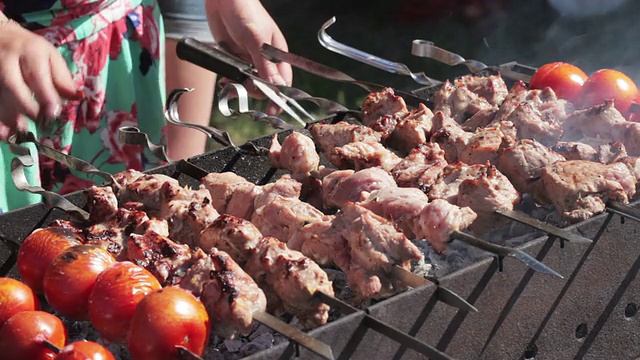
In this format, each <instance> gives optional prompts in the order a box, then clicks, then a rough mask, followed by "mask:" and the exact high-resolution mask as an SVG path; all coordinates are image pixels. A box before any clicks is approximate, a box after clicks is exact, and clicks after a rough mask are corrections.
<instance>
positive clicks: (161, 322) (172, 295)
mask: <svg viewBox="0 0 640 360" xmlns="http://www.w3.org/2000/svg"><path fill="white" fill-rule="evenodd" d="M208 338H209V315H208V314H207V311H206V309H205V307H204V305H203V304H202V303H201V302H200V300H198V299H196V297H195V296H193V295H192V294H191V293H190V292H188V291H187V290H184V289H181V288H177V287H166V288H163V289H161V290H158V291H156V292H153V293H151V294H149V295H147V296H146V297H145V298H144V299H142V301H141V302H140V303H139V304H138V307H137V309H136V312H135V314H134V315H133V319H132V320H131V326H130V327H129V334H128V335H127V347H128V348H129V352H130V353H131V358H132V359H134V360H142V359H156V360H164V359H167V360H169V359H175V358H176V355H177V349H176V346H184V347H185V348H187V349H188V350H190V351H192V352H193V353H196V354H198V355H202V353H203V352H204V349H205V346H206V343H207V339H208Z"/></svg>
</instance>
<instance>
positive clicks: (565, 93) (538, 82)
mask: <svg viewBox="0 0 640 360" xmlns="http://www.w3.org/2000/svg"><path fill="white" fill-rule="evenodd" d="M587 78H588V76H587V74H585V73H584V71H582V70H581V69H580V68H579V67H577V66H575V65H571V64H567V63H563V62H554V63H550V64H546V65H543V66H542V67H540V68H539V69H538V70H537V71H536V72H535V73H534V74H533V76H532V77H531V81H530V82H529V88H530V89H544V88H545V87H547V86H548V87H550V88H551V89H553V91H554V92H555V93H556V96H557V97H558V98H560V99H565V100H568V101H571V102H574V101H576V99H577V96H578V94H579V93H580V89H581V88H582V84H584V82H585V81H586V80H587Z"/></svg>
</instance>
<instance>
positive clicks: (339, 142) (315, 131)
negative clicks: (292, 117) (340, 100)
mask: <svg viewBox="0 0 640 360" xmlns="http://www.w3.org/2000/svg"><path fill="white" fill-rule="evenodd" d="M309 132H310V133H311V137H312V138H313V142H315V143H316V145H317V146H318V147H319V148H320V149H321V150H322V152H323V153H325V154H326V155H327V156H330V155H331V154H332V153H333V149H334V148H335V147H340V146H343V145H346V144H349V143H353V142H360V141H364V142H379V141H380V139H381V137H380V133H379V132H376V131H373V129H371V128H369V127H366V126H364V125H354V124H349V123H348V122H344V121H341V122H339V123H336V124H323V123H316V124H313V125H311V127H309Z"/></svg>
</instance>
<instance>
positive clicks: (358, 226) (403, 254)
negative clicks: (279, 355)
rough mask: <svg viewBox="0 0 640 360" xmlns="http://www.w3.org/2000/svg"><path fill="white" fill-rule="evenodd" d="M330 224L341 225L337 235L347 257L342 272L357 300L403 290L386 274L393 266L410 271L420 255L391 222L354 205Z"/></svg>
mask: <svg viewBox="0 0 640 360" xmlns="http://www.w3.org/2000/svg"><path fill="white" fill-rule="evenodd" d="M334 221H340V222H342V224H344V225H343V226H342V229H341V234H342V236H343V237H344V238H345V239H347V241H348V243H349V249H350V252H349V255H350V257H351V261H350V263H349V268H348V270H347V271H345V272H346V274H347V280H348V282H349V285H350V286H351V287H352V288H353V290H354V292H355V293H356V294H357V296H358V297H359V298H361V299H364V298H384V297H387V296H390V295H392V294H395V293H396V292H398V291H399V290H402V289H405V288H406V285H404V284H402V283H400V282H398V281H396V280H394V279H391V278H390V277H389V276H388V275H387V274H388V273H389V272H390V271H391V267H392V266H393V265H398V266H400V267H403V268H405V269H407V270H410V269H411V260H420V259H422V253H421V252H420V250H419V249H418V248H417V247H416V246H415V245H413V244H412V243H411V242H410V241H409V240H408V239H407V237H406V236H405V235H404V234H403V233H402V232H400V231H399V230H397V229H396V227H395V225H394V223H393V222H392V221H389V220H387V219H385V218H383V217H381V216H378V215H376V214H374V213H373V212H372V211H370V210H368V209H366V208H364V207H362V206H360V205H357V204H355V203H346V204H345V205H344V206H343V207H342V210H341V212H340V213H339V214H338V215H337V216H336V219H335V220H334Z"/></svg>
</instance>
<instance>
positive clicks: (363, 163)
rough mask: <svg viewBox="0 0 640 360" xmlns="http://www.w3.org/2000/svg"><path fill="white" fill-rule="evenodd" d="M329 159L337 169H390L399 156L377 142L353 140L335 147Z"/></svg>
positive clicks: (397, 161)
mask: <svg viewBox="0 0 640 360" xmlns="http://www.w3.org/2000/svg"><path fill="white" fill-rule="evenodd" d="M329 160H330V161H331V163H332V164H333V165H335V166H336V167H337V168H339V169H355V170H356V171H358V170H360V169H366V168H370V167H378V166H379V167H381V168H383V169H385V170H386V171H391V169H393V167H394V166H396V165H397V164H398V163H399V162H400V161H401V159H400V157H399V156H398V155H396V154H395V153H394V152H392V151H391V150H389V149H387V148H386V147H384V146H383V145H382V144H381V143H379V142H353V143H349V144H346V145H343V146H341V147H336V148H335V149H334V150H333V153H332V154H331V155H330V156H329Z"/></svg>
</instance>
